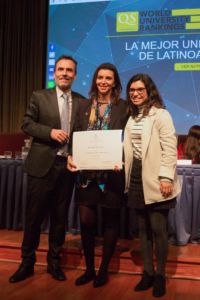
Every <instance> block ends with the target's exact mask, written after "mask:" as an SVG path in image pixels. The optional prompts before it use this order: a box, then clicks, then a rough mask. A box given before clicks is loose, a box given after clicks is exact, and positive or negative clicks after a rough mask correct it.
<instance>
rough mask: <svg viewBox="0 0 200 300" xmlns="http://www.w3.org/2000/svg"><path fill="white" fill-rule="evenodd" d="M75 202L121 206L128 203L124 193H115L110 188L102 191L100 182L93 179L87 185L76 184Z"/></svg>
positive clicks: (113, 206) (108, 206)
mask: <svg viewBox="0 0 200 300" xmlns="http://www.w3.org/2000/svg"><path fill="white" fill-rule="evenodd" d="M75 202H76V203H77V204H78V205H84V206H87V205H92V206H97V205H99V206H101V207H107V208H121V207H123V206H125V205H126V197H125V195H124V194H123V193H115V192H113V191H112V190H110V189H108V190H105V191H102V190H101V189H100V188H99V186H98V184H97V183H96V182H95V181H92V182H90V183H89V184H88V186H86V187H82V186H80V185H76V188H75Z"/></svg>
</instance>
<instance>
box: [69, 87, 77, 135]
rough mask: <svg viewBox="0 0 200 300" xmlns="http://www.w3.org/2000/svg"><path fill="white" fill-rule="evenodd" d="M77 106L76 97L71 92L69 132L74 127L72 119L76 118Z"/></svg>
mask: <svg viewBox="0 0 200 300" xmlns="http://www.w3.org/2000/svg"><path fill="white" fill-rule="evenodd" d="M77 108H78V101H77V99H76V95H75V94H74V92H72V113H71V126H70V132H72V129H73V127H74V121H75V118H76V112H77Z"/></svg>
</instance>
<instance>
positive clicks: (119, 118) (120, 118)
mask: <svg viewBox="0 0 200 300" xmlns="http://www.w3.org/2000/svg"><path fill="white" fill-rule="evenodd" d="M91 107H92V102H91V101H90V100H88V101H85V100H83V101H80V104H79V108H78V112H77V115H76V121H75V126H74V130H75V131H84V130H87V127H88V123H89V117H90V112H91ZM127 120H128V115H127V104H126V101H124V100H121V99H120V101H119V102H118V103H117V104H112V107H111V119H110V126H109V129H112V130H113V129H122V130H123V129H124V128H125V125H126V122H127ZM80 146H81V145H80ZM107 174H108V180H107V183H106V188H107V189H108V190H110V191H112V192H114V193H115V194H116V193H117V194H123V193H124V189H125V176H124V170H122V171H120V172H115V171H107Z"/></svg>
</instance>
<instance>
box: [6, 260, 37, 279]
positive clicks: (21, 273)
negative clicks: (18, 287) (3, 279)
mask: <svg viewBox="0 0 200 300" xmlns="http://www.w3.org/2000/svg"><path fill="white" fill-rule="evenodd" d="M33 275H34V267H33V266H32V265H25V264H23V263H22V264H21V265H20V266H19V268H18V270H17V271H16V272H15V273H14V274H13V275H12V276H11V277H10V278H9V282H11V283H15V282H19V281H22V280H25V279H26V278H28V277H30V276H33Z"/></svg>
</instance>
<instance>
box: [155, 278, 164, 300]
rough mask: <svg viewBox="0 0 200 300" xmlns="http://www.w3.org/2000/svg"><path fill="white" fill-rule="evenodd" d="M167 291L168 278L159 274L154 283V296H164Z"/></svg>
mask: <svg viewBox="0 0 200 300" xmlns="http://www.w3.org/2000/svg"><path fill="white" fill-rule="evenodd" d="M165 293H166V280H165V277H164V276H162V275H159V274H157V275H156V276H155V279H154V283H153V296H154V297H162V296H163V295H165Z"/></svg>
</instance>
